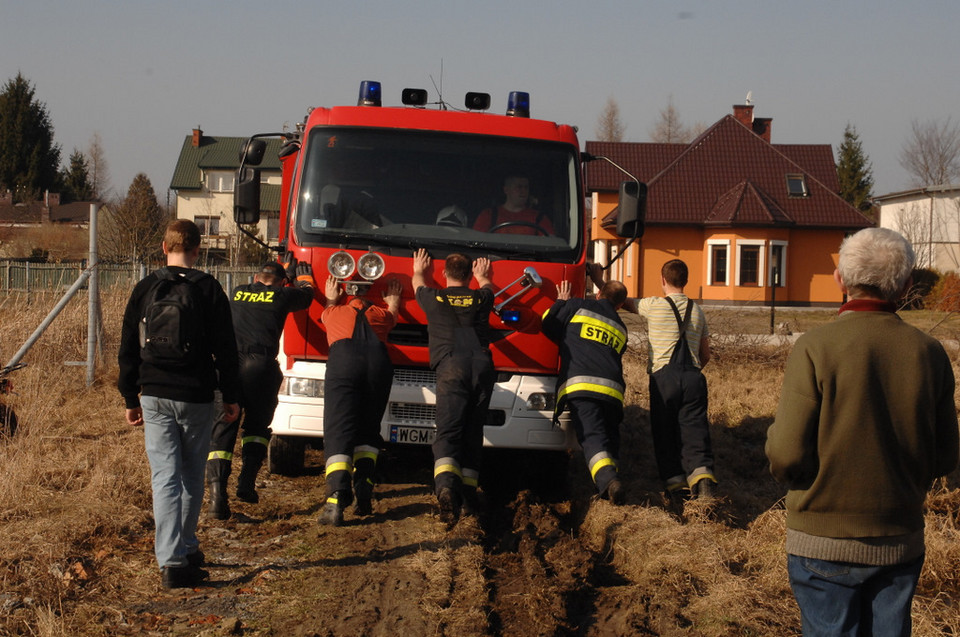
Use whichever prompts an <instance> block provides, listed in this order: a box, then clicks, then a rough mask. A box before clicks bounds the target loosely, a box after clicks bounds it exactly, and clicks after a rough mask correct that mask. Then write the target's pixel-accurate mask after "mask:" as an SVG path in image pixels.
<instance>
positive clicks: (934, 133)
mask: <svg viewBox="0 0 960 637" xmlns="http://www.w3.org/2000/svg"><path fill="white" fill-rule="evenodd" d="M899 160H900V165H901V166H902V167H903V169H904V170H906V171H907V172H908V173H910V177H911V181H910V183H911V185H912V186H914V187H916V188H923V187H925V186H940V185H946V184H951V183H953V182H955V181H957V180H958V179H960V126H958V125H956V124H952V123H951V122H950V118H949V117H948V118H947V119H946V120H944V121H940V120H931V121H928V122H919V121H917V120H913V121H912V122H911V123H910V137H909V138H908V139H907V141H906V142H905V143H904V144H903V147H902V148H901V149H900V155H899Z"/></svg>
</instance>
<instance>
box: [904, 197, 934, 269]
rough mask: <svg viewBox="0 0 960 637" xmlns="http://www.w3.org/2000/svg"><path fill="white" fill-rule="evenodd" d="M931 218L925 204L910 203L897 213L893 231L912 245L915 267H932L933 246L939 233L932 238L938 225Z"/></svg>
mask: <svg viewBox="0 0 960 637" xmlns="http://www.w3.org/2000/svg"><path fill="white" fill-rule="evenodd" d="M932 216H933V213H932V210H931V208H930V207H929V206H928V205H926V204H925V202H916V201H915V202H911V203H908V204H905V205H904V206H902V207H901V208H900V209H899V210H898V211H897V216H896V222H895V225H896V228H895V230H896V231H897V232H899V233H900V234H902V235H903V236H904V238H906V240H907V241H909V242H910V243H911V244H912V245H913V250H914V252H915V253H916V257H917V267H926V268H932V267H933V266H934V263H933V256H934V255H933V244H934V241H936V240H937V239H939V233H938V236H937V237H934V235H933V233H934V232H936V231H937V226H938V224H937V223H936V220H934V219H932Z"/></svg>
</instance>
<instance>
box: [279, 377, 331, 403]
mask: <svg viewBox="0 0 960 637" xmlns="http://www.w3.org/2000/svg"><path fill="white" fill-rule="evenodd" d="M286 388H287V391H286V393H287V394H288V395H289V396H302V397H304V398H323V381H322V380H320V379H319V378H287V379H286Z"/></svg>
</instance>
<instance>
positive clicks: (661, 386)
mask: <svg viewBox="0 0 960 637" xmlns="http://www.w3.org/2000/svg"><path fill="white" fill-rule="evenodd" d="M650 428H651V432H652V434H653V450H654V454H655V455H656V457H657V470H658V472H659V474H660V479H661V480H663V481H665V482H666V481H668V480H670V479H671V478H677V477H678V476H682V477H684V478H687V477H689V476H690V475H691V474H692V473H693V472H694V471H695V470H696V469H700V468H704V469H706V470H707V471H708V472H710V473H712V472H713V447H712V445H711V443H710V423H709V421H708V420H707V379H706V377H704V375H703V373H702V372H701V371H700V370H699V369H695V368H693V369H686V370H682V371H678V370H672V369H669V370H668V369H667V368H666V367H664V368H662V369H659V370H657V371H656V372H655V373H653V374H651V376H650Z"/></svg>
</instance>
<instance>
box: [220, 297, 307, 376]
mask: <svg viewBox="0 0 960 637" xmlns="http://www.w3.org/2000/svg"><path fill="white" fill-rule="evenodd" d="M312 302H313V288H312V287H303V288H299V287H274V286H269V285H264V284H263V283H249V284H246V285H239V286H237V287H235V288H233V292H232V294H231V295H230V311H231V312H232V313H233V329H234V331H235V332H236V334H237V350H238V351H239V352H240V353H241V354H262V355H264V356H269V357H271V358H276V356H277V354H278V353H279V347H280V333H281V332H282V331H283V324H284V322H285V321H286V319H287V314H289V313H290V312H296V311H297V310H303V309H306V308H307V307H309V306H310V303H312Z"/></svg>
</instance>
